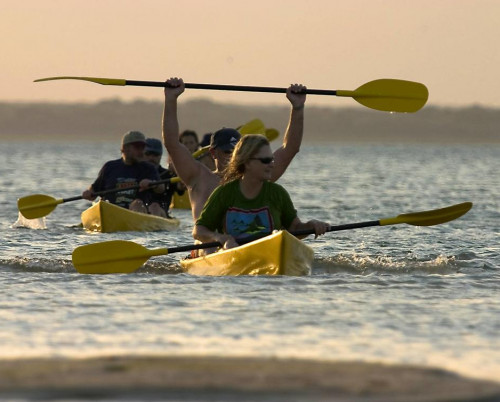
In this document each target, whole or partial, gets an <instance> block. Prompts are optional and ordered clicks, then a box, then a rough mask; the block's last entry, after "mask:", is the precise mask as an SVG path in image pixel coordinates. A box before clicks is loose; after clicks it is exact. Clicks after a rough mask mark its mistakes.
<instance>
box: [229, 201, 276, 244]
mask: <svg viewBox="0 0 500 402" xmlns="http://www.w3.org/2000/svg"><path fill="white" fill-rule="evenodd" d="M225 224H226V233H228V234H230V235H232V236H233V237H234V238H235V239H237V240H240V239H244V238H246V237H249V236H253V235H256V234H258V233H271V232H272V231H273V229H274V225H273V220H272V217H271V213H270V211H269V208H268V207H263V208H259V209H250V210H245V209H240V208H234V207H233V208H229V209H228V210H227V212H226V220H225Z"/></svg>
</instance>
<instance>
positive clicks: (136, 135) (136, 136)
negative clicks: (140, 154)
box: [122, 131, 146, 146]
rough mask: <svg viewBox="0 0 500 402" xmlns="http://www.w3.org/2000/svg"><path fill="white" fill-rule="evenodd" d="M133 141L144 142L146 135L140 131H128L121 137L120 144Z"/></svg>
mask: <svg viewBox="0 0 500 402" xmlns="http://www.w3.org/2000/svg"><path fill="white" fill-rule="evenodd" d="M133 142H143V143H144V144H145V143H146V136H145V135H144V134H143V133H141V132H140V131H129V132H128V133H127V134H125V135H124V136H123V138H122V146H124V145H127V144H131V143H133Z"/></svg>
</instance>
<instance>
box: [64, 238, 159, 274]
mask: <svg viewBox="0 0 500 402" xmlns="http://www.w3.org/2000/svg"><path fill="white" fill-rule="evenodd" d="M164 254H168V250H167V249H166V248H160V249H155V250H148V249H147V248H145V247H143V246H141V245H140V244H137V243H134V242H132V241H126V240H112V241H106V242H102V243H95V244H89V245H86V246H80V247H77V248H75V250H74V251H73V255H72V259H73V265H74V266H75V268H76V270H77V271H78V272H79V273H81V274H129V273H131V272H134V271H136V270H137V269H138V268H140V267H141V266H142V265H143V264H144V263H145V262H146V261H147V260H148V259H149V258H150V257H153V256H155V255H164Z"/></svg>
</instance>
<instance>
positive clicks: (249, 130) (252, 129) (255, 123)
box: [236, 119, 266, 135]
mask: <svg viewBox="0 0 500 402" xmlns="http://www.w3.org/2000/svg"><path fill="white" fill-rule="evenodd" d="M236 130H238V132H239V133H240V134H241V135H248V134H262V135H264V134H265V133H266V127H265V126H264V123H263V122H262V120H260V119H253V120H250V121H249V122H248V123H245V124H243V125H242V126H239V127H238V128H237V129H236Z"/></svg>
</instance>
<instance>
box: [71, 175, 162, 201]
mask: <svg viewBox="0 0 500 402" xmlns="http://www.w3.org/2000/svg"><path fill="white" fill-rule="evenodd" d="M170 180H171V179H164V180H158V181H153V182H151V184H150V185H149V188H152V187H155V186H157V185H159V184H163V183H170ZM139 187H140V186H139V185H138V184H136V185H134V186H130V187H127V188H112V189H110V190H104V191H98V192H97V193H92V195H93V196H96V197H97V196H101V195H105V194H112V193H119V192H120V191H128V190H135V189H137V188H139ZM82 198H83V197H82V196H81V195H77V196H75V197H70V198H63V200H62V202H69V201H76V200H81V199H82Z"/></svg>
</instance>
